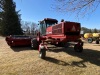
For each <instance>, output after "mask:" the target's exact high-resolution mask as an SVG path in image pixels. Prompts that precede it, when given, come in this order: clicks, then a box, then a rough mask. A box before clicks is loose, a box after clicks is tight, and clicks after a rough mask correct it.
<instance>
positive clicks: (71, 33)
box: [39, 18, 81, 43]
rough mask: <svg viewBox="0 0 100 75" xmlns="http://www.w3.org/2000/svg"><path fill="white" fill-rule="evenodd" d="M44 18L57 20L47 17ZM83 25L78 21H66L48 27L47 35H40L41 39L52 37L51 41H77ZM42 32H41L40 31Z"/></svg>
mask: <svg viewBox="0 0 100 75" xmlns="http://www.w3.org/2000/svg"><path fill="white" fill-rule="evenodd" d="M44 20H49V21H51V22H52V21H56V20H55V19H49V18H46V19H44ZM80 30H81V25H80V23H77V22H69V21H64V22H60V23H56V24H54V25H51V26H47V27H46V31H45V32H46V33H45V35H40V37H39V38H40V40H47V39H52V40H51V42H53V43H54V42H55V43H56V42H71V41H73V42H75V41H77V40H78V39H79V38H81V36H80ZM40 33H41V32H40Z"/></svg>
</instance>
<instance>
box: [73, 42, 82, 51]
mask: <svg viewBox="0 0 100 75" xmlns="http://www.w3.org/2000/svg"><path fill="white" fill-rule="evenodd" d="M74 50H75V52H82V51H83V47H82V46H78V45H77V44H76V45H75V46H74Z"/></svg>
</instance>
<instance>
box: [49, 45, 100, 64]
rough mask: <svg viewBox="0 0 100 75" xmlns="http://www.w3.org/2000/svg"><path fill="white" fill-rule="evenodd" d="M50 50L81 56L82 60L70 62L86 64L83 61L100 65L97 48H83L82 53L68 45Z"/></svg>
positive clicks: (99, 55)
mask: <svg viewBox="0 0 100 75" xmlns="http://www.w3.org/2000/svg"><path fill="white" fill-rule="evenodd" d="M50 51H52V52H65V53H67V54H69V55H72V56H75V57H78V58H81V59H82V61H80V62H76V61H75V62H74V61H73V62H72V64H74V65H75V64H76V65H78V64H80V63H81V64H83V66H86V65H84V63H85V62H90V63H92V64H94V65H97V66H100V51H97V50H92V49H84V50H83V52H82V53H78V52H75V51H74V49H73V47H68V48H59V49H52V50H50Z"/></svg>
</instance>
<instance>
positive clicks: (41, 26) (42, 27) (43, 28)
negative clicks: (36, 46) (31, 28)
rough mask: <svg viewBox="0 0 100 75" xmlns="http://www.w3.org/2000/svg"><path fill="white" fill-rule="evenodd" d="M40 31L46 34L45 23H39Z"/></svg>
mask: <svg viewBox="0 0 100 75" xmlns="http://www.w3.org/2000/svg"><path fill="white" fill-rule="evenodd" d="M40 33H41V34H42V35H45V34H46V25H45V23H40Z"/></svg>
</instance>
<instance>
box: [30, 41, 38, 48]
mask: <svg viewBox="0 0 100 75" xmlns="http://www.w3.org/2000/svg"><path fill="white" fill-rule="evenodd" d="M31 48H32V49H38V48H39V42H38V41H37V39H32V40H31Z"/></svg>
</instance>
